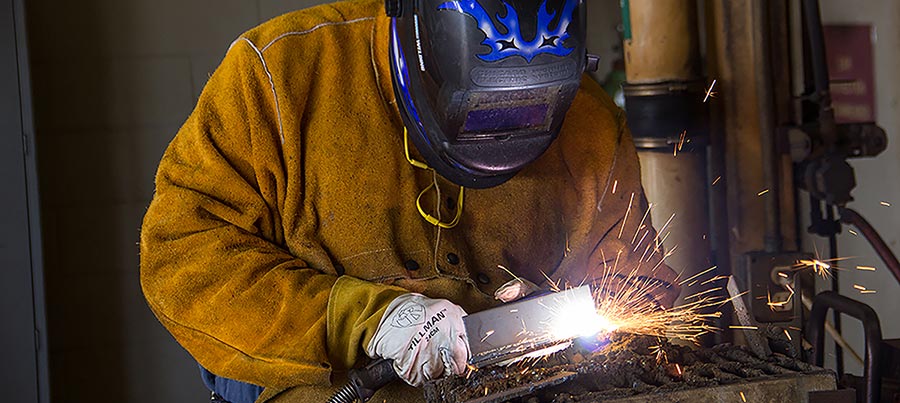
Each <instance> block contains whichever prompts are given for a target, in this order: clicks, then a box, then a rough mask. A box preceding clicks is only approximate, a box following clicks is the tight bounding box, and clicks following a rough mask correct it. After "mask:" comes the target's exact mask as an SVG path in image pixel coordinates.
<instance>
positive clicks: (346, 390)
mask: <svg viewBox="0 0 900 403" xmlns="http://www.w3.org/2000/svg"><path fill="white" fill-rule="evenodd" d="M357 400H359V395H357V393H356V387H354V386H353V384H352V383H347V384H346V385H344V387H342V388H340V389H338V391H337V392H334V395H332V396H331V398H330V399H328V403H355V402H356V401H357Z"/></svg>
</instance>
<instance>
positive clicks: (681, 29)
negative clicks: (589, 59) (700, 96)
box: [622, 0, 700, 84]
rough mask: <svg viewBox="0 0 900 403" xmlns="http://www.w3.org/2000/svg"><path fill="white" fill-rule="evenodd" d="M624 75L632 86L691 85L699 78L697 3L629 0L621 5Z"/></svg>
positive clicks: (682, 0) (687, 1)
mask: <svg viewBox="0 0 900 403" xmlns="http://www.w3.org/2000/svg"><path fill="white" fill-rule="evenodd" d="M622 6H623V8H625V9H624V10H623V11H625V12H623V16H628V19H629V20H628V21H623V23H624V24H626V25H627V26H628V27H629V28H630V30H627V32H630V33H631V35H630V36H628V35H626V37H625V47H624V51H625V67H626V70H625V75H626V80H627V81H628V83H629V84H648V83H661V82H666V81H691V80H695V79H697V78H699V77H700V74H699V72H700V46H699V44H700V36H699V33H698V31H697V3H696V1H695V0H628V1H624V2H623V3H622Z"/></svg>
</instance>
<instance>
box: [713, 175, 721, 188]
mask: <svg viewBox="0 0 900 403" xmlns="http://www.w3.org/2000/svg"><path fill="white" fill-rule="evenodd" d="M720 180H722V177H721V176H718V177H716V180H714V181H713V183H712V185H710V186H716V184H717V183H719V181H720Z"/></svg>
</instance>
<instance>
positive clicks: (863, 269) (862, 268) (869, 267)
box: [856, 266, 875, 271]
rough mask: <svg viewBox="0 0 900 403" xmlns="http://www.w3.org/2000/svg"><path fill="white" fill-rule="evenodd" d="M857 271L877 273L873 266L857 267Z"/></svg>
mask: <svg viewBox="0 0 900 403" xmlns="http://www.w3.org/2000/svg"><path fill="white" fill-rule="evenodd" d="M856 270H862V271H875V268H874V267H872V266H856Z"/></svg>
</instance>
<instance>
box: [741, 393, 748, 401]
mask: <svg viewBox="0 0 900 403" xmlns="http://www.w3.org/2000/svg"><path fill="white" fill-rule="evenodd" d="M741 400H742V401H743V402H744V403H747V397H746V396H744V392H741Z"/></svg>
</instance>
